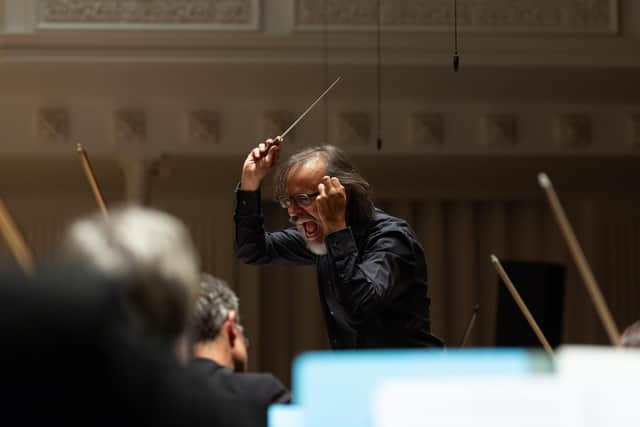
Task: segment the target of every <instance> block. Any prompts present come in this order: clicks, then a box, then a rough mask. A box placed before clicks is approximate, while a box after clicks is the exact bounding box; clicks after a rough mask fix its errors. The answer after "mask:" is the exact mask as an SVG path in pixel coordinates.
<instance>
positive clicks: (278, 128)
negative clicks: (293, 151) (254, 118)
mask: <svg viewBox="0 0 640 427" xmlns="http://www.w3.org/2000/svg"><path fill="white" fill-rule="evenodd" d="M295 119H296V117H295V115H294V114H293V113H292V112H289V111H269V112H266V113H264V115H263V117H262V132H263V133H262V134H263V135H265V138H275V137H276V136H278V135H280V134H281V133H283V132H284V131H285V130H286V129H287V128H288V127H289V126H290V125H291V123H293V121H294V120H295ZM285 138H286V139H287V142H289V143H294V142H295V141H296V129H295V128H293V129H292V130H291V131H290V132H289V133H288V134H287V136H285Z"/></svg>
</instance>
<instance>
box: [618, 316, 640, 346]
mask: <svg viewBox="0 0 640 427" xmlns="http://www.w3.org/2000/svg"><path fill="white" fill-rule="evenodd" d="M621 344H622V346H623V347H640V320H638V321H636V322H635V323H632V324H631V325H630V326H629V327H627V329H625V330H624V332H623V333H622V337H621Z"/></svg>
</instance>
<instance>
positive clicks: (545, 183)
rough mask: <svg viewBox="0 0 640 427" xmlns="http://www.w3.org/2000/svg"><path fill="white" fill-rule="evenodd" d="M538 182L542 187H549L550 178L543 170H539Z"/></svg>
mask: <svg viewBox="0 0 640 427" xmlns="http://www.w3.org/2000/svg"><path fill="white" fill-rule="evenodd" d="M538 183H539V184H540V186H541V187H543V188H548V187H551V180H550V179H549V177H548V176H547V174H546V173H544V172H540V173H539V174H538Z"/></svg>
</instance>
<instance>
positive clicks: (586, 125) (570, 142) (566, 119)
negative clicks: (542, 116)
mask: <svg viewBox="0 0 640 427" xmlns="http://www.w3.org/2000/svg"><path fill="white" fill-rule="evenodd" d="M554 139H555V142H556V144H557V145H559V146H561V147H566V148H580V147H587V146H589V145H590V144H591V122H590V120H589V117H588V116H586V115H584V114H561V115H559V116H557V117H556V118H555V121H554Z"/></svg>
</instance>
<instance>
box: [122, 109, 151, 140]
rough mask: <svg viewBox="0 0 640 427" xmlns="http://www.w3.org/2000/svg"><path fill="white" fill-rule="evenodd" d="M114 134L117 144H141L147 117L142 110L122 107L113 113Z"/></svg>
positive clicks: (145, 135)
mask: <svg viewBox="0 0 640 427" xmlns="http://www.w3.org/2000/svg"><path fill="white" fill-rule="evenodd" d="M114 136H115V140H116V142H117V143H119V144H125V145H132V144H141V143H143V142H144V141H145V139H146V137H147V118H146V115H145V112H144V110H141V109H122V110H118V111H116V112H115V113H114Z"/></svg>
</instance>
